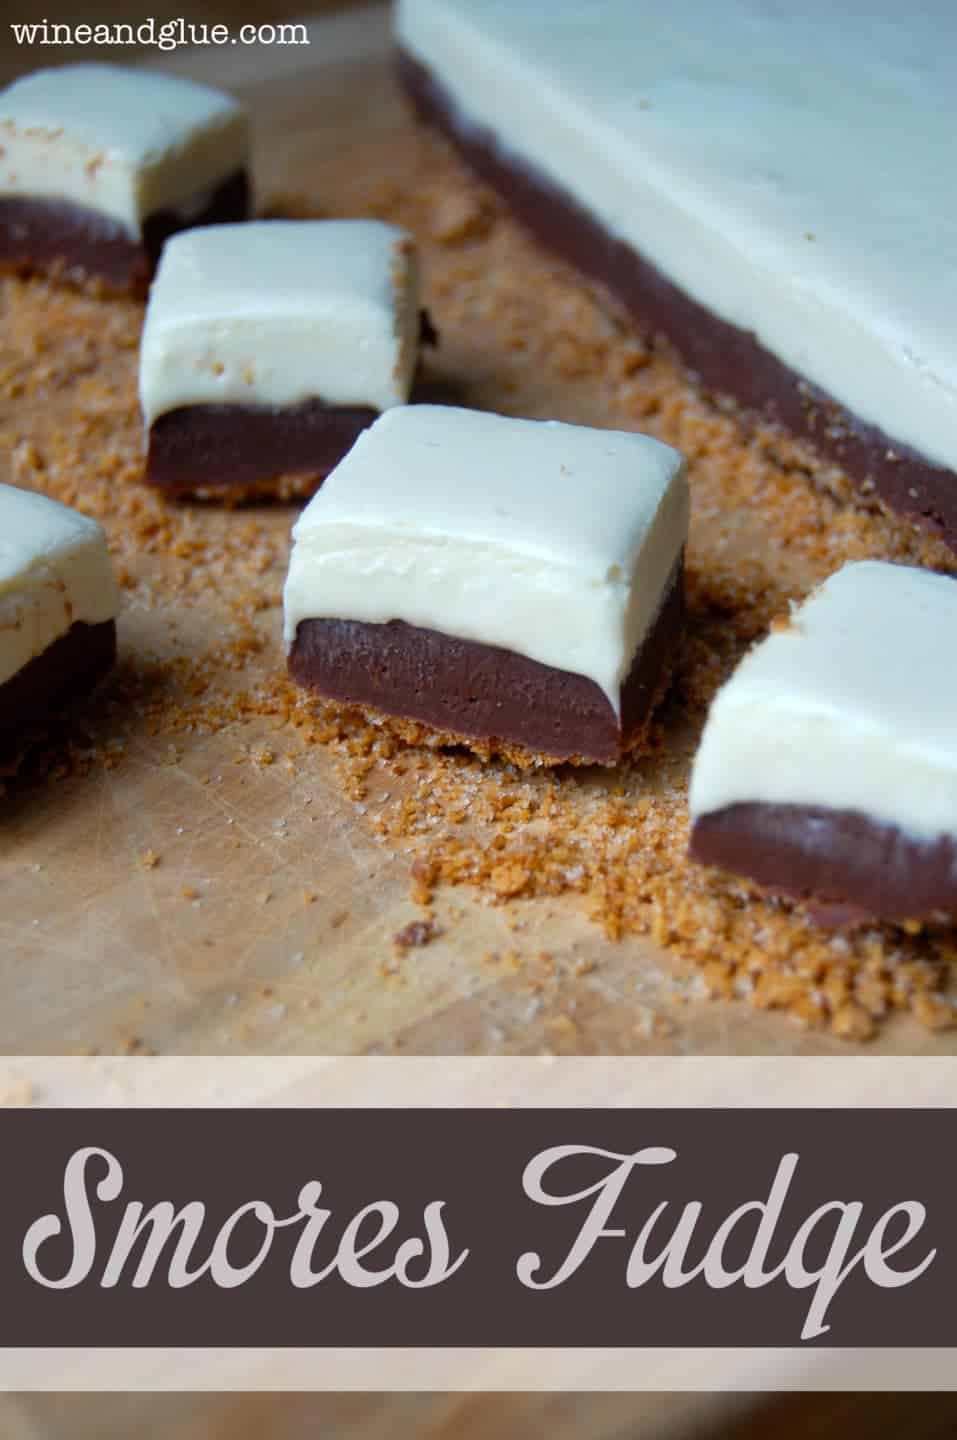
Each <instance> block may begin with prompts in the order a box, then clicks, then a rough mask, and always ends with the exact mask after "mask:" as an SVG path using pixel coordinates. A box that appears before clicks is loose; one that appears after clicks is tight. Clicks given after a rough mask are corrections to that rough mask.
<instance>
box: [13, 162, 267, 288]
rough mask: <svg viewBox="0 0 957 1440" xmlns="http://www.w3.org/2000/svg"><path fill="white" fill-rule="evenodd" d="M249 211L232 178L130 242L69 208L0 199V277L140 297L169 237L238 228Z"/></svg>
mask: <svg viewBox="0 0 957 1440" xmlns="http://www.w3.org/2000/svg"><path fill="white" fill-rule="evenodd" d="M249 204H250V201H249V179H248V176H247V175H246V173H245V171H237V172H236V174H235V175H231V176H229V178H228V179H226V180H224V181H223V182H222V184H221V185H217V186H216V187H215V188H214V189H213V190H212V191H211V192H210V193H209V194H208V195H207V196H204V197H202V200H201V203H200V204H199V205H198V207H197V208H192V207H189V208H187V209H185V210H182V211H179V210H171V209H165V210H158V211H156V212H155V213H154V214H152V215H148V216H147V217H146V219H145V220H144V221H143V227H142V234H141V236H140V237H139V238H137V237H134V236H131V235H130V234H129V232H128V231H127V229H126V228H125V226H123V225H121V224H120V223H119V222H118V221H116V220H111V219H110V218H109V217H108V216H106V215H103V214H102V213H101V212H100V211H97V210H91V209H88V208H85V207H83V206H81V205H76V204H74V203H73V202H72V201H69V200H52V199H47V198H44V197H41V196H9V195H0V271H7V272H10V273H14V274H30V273H31V272H33V271H47V272H49V273H51V274H53V275H54V276H56V277H57V278H62V279H68V280H74V281H78V282H84V281H87V280H99V281H101V282H102V283H103V284H104V285H105V286H106V287H107V289H109V290H115V291H119V292H122V293H131V294H134V295H141V294H145V292H146V288H147V286H148V284H149V280H150V277H151V276H152V274H153V272H154V270H155V269H156V265H157V263H158V261H159V257H160V252H161V251H162V249H163V246H164V244H165V243H166V241H167V240H168V239H169V237H170V236H171V235H175V234H176V232H177V231H178V230H184V229H188V228H192V227H194V226H199V225H221V224H225V223H227V222H229V221H235V220H245V219H246V217H247V216H248V214H249Z"/></svg>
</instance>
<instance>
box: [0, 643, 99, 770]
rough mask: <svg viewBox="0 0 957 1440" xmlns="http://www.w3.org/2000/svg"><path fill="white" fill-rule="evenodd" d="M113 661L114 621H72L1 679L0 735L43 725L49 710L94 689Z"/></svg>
mask: <svg viewBox="0 0 957 1440" xmlns="http://www.w3.org/2000/svg"><path fill="white" fill-rule="evenodd" d="M115 661H116V621H115V620H105V621H101V622H100V623H99V624H96V625H87V624H85V623H84V622H83V621H82V620H78V621H76V623H75V624H73V625H71V626H70V628H69V630H67V631H66V633H65V634H63V635H60V636H59V637H58V638H57V639H56V640H54V641H53V643H52V644H51V645H48V646H47V648H46V649H45V650H44V651H42V652H41V653H40V654H39V655H35V656H34V657H33V659H32V660H29V661H28V662H27V664H26V665H24V667H23V669H22V670H18V671H17V673H16V674H15V675H11V676H10V678H9V680H5V681H4V682H3V683H2V684H0V740H2V741H6V740H9V739H10V737H11V736H13V735H14V734H19V733H22V732H24V731H27V730H30V729H31V728H33V727H35V726H41V725H45V724H46V723H47V721H48V720H49V719H50V717H51V715H52V714H53V713H55V712H56V711H58V710H60V709H62V708H63V707H64V706H65V705H67V704H68V703H69V702H70V701H71V700H75V699H79V698H80V697H81V696H83V695H86V694H87V693H88V691H90V690H92V689H93V687H94V685H96V683H97V682H98V681H99V680H101V679H102V678H103V676H104V675H106V674H107V673H108V672H109V671H110V670H111V669H112V668H113V665H114V663H115Z"/></svg>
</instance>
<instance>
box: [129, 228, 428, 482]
mask: <svg viewBox="0 0 957 1440" xmlns="http://www.w3.org/2000/svg"><path fill="white" fill-rule="evenodd" d="M420 323H421V321H420V314H419V294H418V265H417V261H416V253H415V248H414V246H413V244H412V241H411V240H410V238H409V237H408V236H407V235H406V234H405V232H404V231H402V230H398V229H396V228H395V227H394V226H391V225H384V224H381V223H379V222H378V221H375V220H316V221H312V220H269V221H255V222H253V223H251V224H248V225H217V226H213V227H211V228H209V229H206V230H197V231H190V233H189V234H186V235H177V236H176V237H175V238H174V239H173V240H171V241H170V243H169V244H168V245H167V247H166V250H165V251H164V254H163V259H162V262H161V264H160V268H159V272H158V274H157V276H156V281H155V283H154V285H153V289H152V291H151V293H150V300H149V306H148V308H147V312H146V324H145V327H144V330H143V338H142V343H141V347H140V403H141V407H142V411H143V420H144V424H145V426H146V430H147V460H146V479H147V481H148V482H149V484H151V485H157V486H161V487H162V488H163V489H164V490H167V491H170V492H176V491H180V492H193V493H195V492H199V493H203V492H205V491H220V492H226V491H228V492H230V493H232V494H237V493H242V491H243V490H250V489H256V488H258V487H262V486H266V487H269V486H272V487H273V488H275V487H276V486H277V485H278V483H279V482H280V480H281V481H282V482H283V484H284V485H287V486H289V485H290V484H291V488H293V489H296V490H299V491H301V490H303V489H309V490H312V489H315V487H316V484H317V483H318V482H319V481H320V480H321V479H322V478H323V476H325V475H326V474H328V472H329V471H330V470H331V469H332V467H333V466H334V465H336V464H337V463H338V462H339V460H341V459H342V456H343V455H344V454H345V453H346V451H347V450H348V449H349V447H350V446H351V445H352V443H353V442H354V440H355V439H356V436H357V435H358V434H359V433H360V431H361V430H364V429H365V428H366V427H367V426H368V425H371V423H372V421H373V420H374V419H375V418H376V416H377V415H378V414H379V413H380V412H381V411H383V410H387V409H389V407H390V406H392V405H402V404H404V403H405V401H406V400H408V398H409V392H410V390H411V387H412V380H413V376H414V374H415V369H416V364H417V361H418V346H419V329H420Z"/></svg>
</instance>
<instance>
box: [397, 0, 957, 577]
mask: <svg viewBox="0 0 957 1440" xmlns="http://www.w3.org/2000/svg"><path fill="white" fill-rule="evenodd" d="M396 32H397V40H398V45H399V47H400V67H401V73H402V76H403V79H404V82H405V85H406V88H407V90H408V92H409V94H410V96H411V98H412V100H413V103H414V105H415V106H416V108H417V109H418V111H419V113H420V114H421V115H422V116H423V118H425V119H426V120H427V121H428V122H429V123H431V124H433V125H436V126H437V127H438V128H439V129H440V130H442V131H443V133H444V134H446V135H447V136H448V137H449V138H450V139H451V140H452V141H453V143H454V144H455V145H456V146H457V147H458V148H459V149H460V150H461V152H462V153H463V154H464V156H465V158H466V159H467V160H468V162H469V163H470V164H471V165H472V167H473V168H474V169H475V170H476V171H477V172H478V173H479V175H481V176H482V177H483V178H484V179H486V180H488V181H489V182H490V183H491V184H492V185H493V186H495V188H496V189H498V190H499V191H500V192H501V193H502V194H503V196H504V197H505V199H506V200H507V202H508V203H509V205H510V206H511V208H512V209H513V210H514V212H515V214H516V215H517V216H518V217H519V218H520V219H521V220H522V221H523V222H524V223H525V224H527V225H528V226H529V228H530V229H531V230H532V232H533V233H534V234H535V235H536V236H537V238H538V239H539V240H540V241H542V243H543V244H545V245H546V246H548V247H549V248H550V249H552V250H555V251H557V252H558V253H559V254H561V255H562V256H563V257H564V258H565V259H567V260H569V261H570V262H571V263H572V264H573V265H575V266H577V267H578V268H579V269H580V270H581V271H582V272H584V274H586V275H587V276H588V277H589V278H590V279H592V280H594V281H597V282H598V283H599V284H600V286H601V287H602V289H604V290H606V291H608V292H610V293H611V295H612V296H613V297H614V299H615V300H616V301H617V302H619V303H620V304H621V305H623V306H624V307H625V309H626V310H628V311H629V312H630V313H631V314H632V315H633V316H634V318H635V319H636V320H637V322H638V323H639V325H641V326H642V327H643V328H645V329H647V330H648V331H650V332H653V333H661V334H663V335H665V336H666V337H667V338H668V339H670V340H671V341H672V342H673V344H674V345H675V346H676V347H677V349H678V351H679V352H680V354H681V356H682V358H683V359H684V361H685V363H686V364H687V365H688V366H689V367H690V368H691V369H692V370H693V371H695V372H697V374H698V375H699V376H700V377H701V378H702V379H703V381H704V383H705V384H706V385H707V386H708V387H710V388H711V389H712V390H714V391H718V392H721V393H723V394H730V395H731V396H733V398H734V399H736V400H737V401H739V402H740V403H742V404H743V405H744V406H746V407H747V408H749V409H752V410H756V411H759V412H761V413H762V414H763V415H766V416H768V417H770V418H771V419H773V420H778V421H781V422H783V423H784V424H785V425H786V426H787V427H789V429H791V430H792V431H793V432H794V433H796V434H798V435H800V436H802V437H804V438H806V439H807V440H809V441H810V443H811V444H812V446H813V447H814V448H815V449H816V450H817V451H818V453H819V454H820V455H821V456H822V457H823V458H824V459H825V460H827V461H836V462H837V464H838V465H839V466H840V467H841V469H842V470H843V471H844V472H845V473H846V475H847V476H849V477H850V479H851V480H852V481H853V482H855V483H858V484H860V485H861V486H862V487H863V491H864V493H865V494H866V495H871V494H873V492H874V491H876V493H877V494H878V495H879V496H880V497H881V499H882V500H883V501H885V502H886V504H887V505H889V506H890V507H891V508H892V509H894V510H897V511H899V512H901V513H902V514H904V515H906V516H908V517H910V518H911V519H913V520H915V521H917V522H919V523H922V524H925V525H927V526H928V527H930V528H931V529H933V530H935V531H936V532H937V533H938V534H940V535H941V536H942V537H943V538H944V539H945V540H946V542H947V543H948V544H949V545H950V546H951V548H954V549H957V426H955V424H954V415H955V413H957V347H955V346H954V342H953V337H954V334H955V333H957V285H955V283H954V277H953V256H954V254H955V252H957V187H955V186H954V184H953V126H952V124H951V123H947V121H945V120H944V119H943V117H948V119H952V117H953V113H954V75H953V58H952V57H953V54H954V49H955V47H957V8H955V7H953V6H950V7H947V6H941V5H935V4H928V5H920V6H910V7H902V6H901V5H900V4H899V0H873V3H871V4H870V5H869V6H868V10H867V23H866V24H862V23H861V16H860V15H859V13H858V12H857V11H856V10H855V9H854V7H853V6H843V7H841V6H834V5H832V4H829V3H827V0H811V3H808V4H802V5H769V4H768V3H767V0H728V3H727V4H723V5H703V4H701V3H700V0H673V3H669V4H667V5H662V4H657V3H652V0H603V3H602V4H601V5H597V4H595V5H583V4H581V3H580V0H552V3H550V4H548V5H543V4H541V3H540V0H399V5H398V9H397V12H396Z"/></svg>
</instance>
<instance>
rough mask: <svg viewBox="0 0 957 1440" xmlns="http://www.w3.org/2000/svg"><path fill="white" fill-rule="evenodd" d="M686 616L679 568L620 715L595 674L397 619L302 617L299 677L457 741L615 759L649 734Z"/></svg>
mask: <svg viewBox="0 0 957 1440" xmlns="http://www.w3.org/2000/svg"><path fill="white" fill-rule="evenodd" d="M684 624H685V600H684V574H683V568H682V567H681V566H680V565H679V567H678V568H677V570H676V571H675V573H674V575H673V578H672V580H671V581H670V583H669V586H668V592H667V595H666V597H665V599H664V601H663V603H662V607H661V610H660V612H659V614H658V616H657V617H656V619H655V620H654V621H653V622H652V625H651V628H650V630H649V631H648V633H647V635H646V636H645V638H644V640H643V641H642V643H641V647H640V649H639V650H638V653H637V654H636V656H635V658H634V660H633V661H632V665H631V669H630V671H629V672H628V676H627V678H626V679H625V681H624V682H623V684H622V687H621V711H620V714H618V713H616V712H615V710H614V709H613V707H612V706H611V704H610V703H609V700H608V697H607V695H606V694H605V693H604V691H602V690H601V689H600V688H599V687H598V686H597V685H596V684H595V682H594V680H589V679H588V678H587V677H586V676H584V675H572V674H569V673H568V672H567V671H564V670H557V669H555V668H554V667H553V666H550V665H541V664H539V663H538V662H537V661H535V660H530V659H528V657H527V656H525V655H517V654H515V653H514V651H510V650H504V649H502V648H501V647H500V646H496V645H482V644H479V643H477V642H476V641H474V640H463V639H460V638H459V637H457V636H453V635H443V634H441V633H439V632H438V631H436V630H426V629H423V628H422V627H421V626H416V625H407V624H405V623H404V622H403V621H401V620H392V621H389V622H388V623H387V624H384V625H370V624H364V623H362V622H360V621H355V620H303V621H301V622H300V623H299V625H298V626H297V629H296V636H295V639H294V640H293V644H292V649H291V650H290V652H289V670H290V673H291V674H292V676H293V679H295V680H296V681H297V682H298V683H299V684H300V685H304V686H307V687H308V688H310V689H314V690H318V691H319V692H320V693H321V694H323V695H325V696H328V697H329V698H330V699H333V700H339V701H342V702H343V703H345V704H349V705H360V706H362V707H364V708H367V709H371V710H373V711H376V712H378V713H380V714H389V715H395V716H398V717H400V718H402V719H407V720H414V721H418V722H419V723H421V724H423V725H428V726H429V727H430V728H431V729H433V730H436V731H440V732H442V733H443V735H444V736H446V737H447V738H448V740H449V741H450V742H454V741H455V740H458V739H461V740H480V741H482V742H483V744H484V745H485V746H487V747H488V749H489V750H491V751H498V750H501V749H503V748H504V749H518V750H523V751H527V752H528V753H529V755H532V756H539V755H541V756H547V757H548V758H549V760H551V761H552V762H553V763H554V762H558V761H576V762H579V763H580V762H586V763H597V764H614V763H615V761H616V760H618V759H619V758H620V757H621V755H622V754H623V753H625V752H627V751H628V750H629V749H631V748H633V747H634V746H635V745H636V744H637V743H638V742H640V740H641V739H642V738H643V736H644V734H645V732H646V730H647V726H648V722H649V720H650V719H651V716H652V713H653V711H654V709H655V706H656V705H657V703H658V702H659V700H660V699H661V697H662V694H663V692H664V690H665V689H666V688H667V684H668V680H669V679H670V676H671V666H672V661H673V658H674V656H675V654H676V652H677V650H678V647H679V646H680V643H681V638H682V634H683V632H684Z"/></svg>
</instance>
